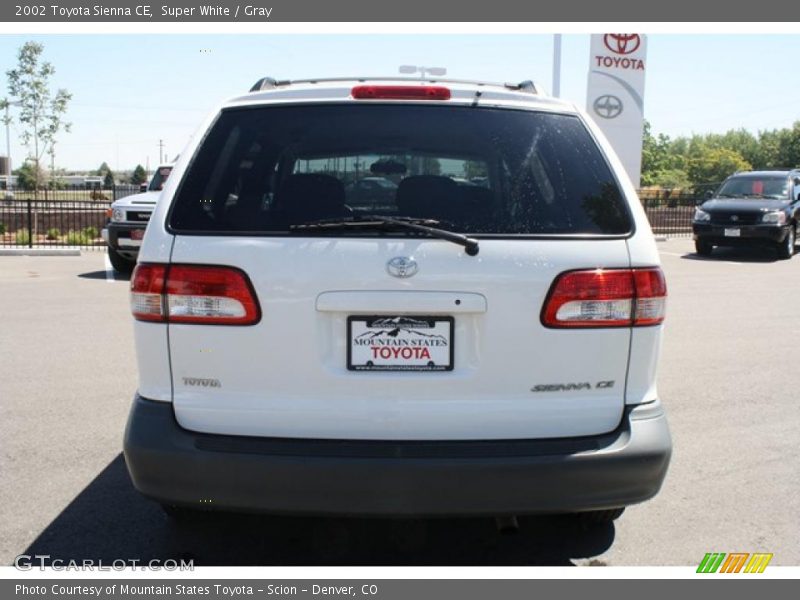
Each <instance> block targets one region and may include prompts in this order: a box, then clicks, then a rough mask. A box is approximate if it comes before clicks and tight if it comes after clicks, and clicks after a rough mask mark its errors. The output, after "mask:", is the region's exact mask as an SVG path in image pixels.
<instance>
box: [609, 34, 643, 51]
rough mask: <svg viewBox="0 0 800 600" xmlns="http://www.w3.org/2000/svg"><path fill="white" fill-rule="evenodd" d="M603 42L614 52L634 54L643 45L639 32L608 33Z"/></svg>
mask: <svg viewBox="0 0 800 600" xmlns="http://www.w3.org/2000/svg"><path fill="white" fill-rule="evenodd" d="M603 43H604V44H605V45H606V48H608V49H609V50H611V52H613V53H614V54H633V53H634V52H636V51H637V50H638V49H639V46H641V45H642V39H641V38H640V37H639V34H637V33H607V34H605V35H604V36H603Z"/></svg>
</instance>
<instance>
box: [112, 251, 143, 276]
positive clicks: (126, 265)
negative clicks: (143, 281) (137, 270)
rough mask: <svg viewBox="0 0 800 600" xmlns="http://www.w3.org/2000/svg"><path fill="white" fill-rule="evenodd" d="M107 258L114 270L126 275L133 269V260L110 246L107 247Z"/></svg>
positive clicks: (134, 264)
mask: <svg viewBox="0 0 800 600" xmlns="http://www.w3.org/2000/svg"><path fill="white" fill-rule="evenodd" d="M108 260H109V262H110V263H111V266H112V267H114V270H115V271H117V272H118V273H124V274H126V275H127V274H129V273H130V272H131V271H133V267H135V266H136V263H135V262H134V261H132V260H129V259H127V258H125V257H124V256H122V255H121V254H120V253H118V252H117V251H116V250H114V249H113V248H112V247H111V246H109V247H108Z"/></svg>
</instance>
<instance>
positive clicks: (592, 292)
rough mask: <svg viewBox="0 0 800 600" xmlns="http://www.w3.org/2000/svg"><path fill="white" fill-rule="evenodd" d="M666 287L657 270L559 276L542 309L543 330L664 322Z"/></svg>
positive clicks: (618, 270) (613, 271) (602, 270)
mask: <svg viewBox="0 0 800 600" xmlns="http://www.w3.org/2000/svg"><path fill="white" fill-rule="evenodd" d="M666 296H667V285H666V281H665V280H664V274H663V273H662V271H661V269H659V268H657V267H656V268H646V269H608V270H606V269H594V270H586V271H570V272H568V273H562V274H561V275H559V277H558V278H557V279H556V281H555V282H554V283H553V286H552V287H551V289H550V293H549V294H548V296H547V300H546V301H545V304H544V308H543V309H542V316H541V318H542V324H543V325H545V326H546V327H559V328H561V327H566V328H586V327H632V326H644V325H657V324H659V323H661V322H662V321H663V320H664V308H665V304H666Z"/></svg>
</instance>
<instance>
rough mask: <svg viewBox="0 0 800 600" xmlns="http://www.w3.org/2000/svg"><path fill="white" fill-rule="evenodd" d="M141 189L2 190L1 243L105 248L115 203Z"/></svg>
mask: <svg viewBox="0 0 800 600" xmlns="http://www.w3.org/2000/svg"><path fill="white" fill-rule="evenodd" d="M137 193H139V186H134V185H119V186H114V187H113V188H111V189H98V188H95V187H89V186H86V187H70V188H68V189H61V190H39V191H37V192H33V191H25V190H14V191H12V192H8V191H3V192H0V247H4V248H8V247H20V246H22V247H28V248H33V247H59V246H70V247H75V246H77V247H80V248H84V249H90V248H102V247H103V246H104V242H103V239H102V238H101V237H100V231H101V229H102V228H103V227H104V226H105V224H106V220H107V218H108V216H107V211H108V208H109V207H110V206H111V203H112V202H113V201H114V200H118V199H119V198H124V197H125V196H129V195H131V194H137Z"/></svg>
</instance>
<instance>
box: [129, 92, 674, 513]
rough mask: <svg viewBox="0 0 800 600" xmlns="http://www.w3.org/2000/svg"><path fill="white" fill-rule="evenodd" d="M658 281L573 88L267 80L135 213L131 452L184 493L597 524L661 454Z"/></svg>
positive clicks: (143, 481) (144, 477)
mask: <svg viewBox="0 0 800 600" xmlns="http://www.w3.org/2000/svg"><path fill="white" fill-rule="evenodd" d="M367 178H369V180H370V181H375V180H376V178H380V179H381V180H384V181H386V182H388V183H386V184H384V185H382V186H381V190H380V193H379V194H377V195H376V196H375V198H368V197H365V194H364V189H366V186H359V185H358V182H359V181H362V180H364V179H367ZM376 187H377V186H376ZM353 190H359V192H358V193H359V196H358V199H357V201H355V199H353V198H350V197H349V195H348V194H351V193H353ZM387 190H388V191H387ZM666 295H667V290H666V284H665V281H664V276H663V273H662V271H661V268H660V267H659V256H658V252H657V249H656V245H655V242H654V239H653V235H652V233H651V231H650V227H649V225H648V222H647V219H646V217H645V213H644V211H643V210H642V208H641V205H640V203H639V201H638V199H637V196H636V192H635V190H634V189H633V188H632V186H631V184H630V181H629V179H628V178H627V176H626V175H625V173H624V171H623V168H622V166H621V165H620V162H619V160H618V159H617V157H616V156H615V154H614V152H613V151H612V149H611V148H610V146H609V144H608V142H607V141H606V140H605V138H604V137H603V135H602V134H601V133H600V131H599V130H598V128H597V127H596V126H595V125H594V124H593V123H592V121H591V120H590V119H589V118H588V117H587V116H586V115H585V114H583V113H582V112H581V111H580V110H579V109H577V108H576V107H575V106H573V105H572V104H569V103H566V102H563V101H560V100H557V99H553V98H550V97H548V96H546V95H545V94H543V93H541V92H540V91H538V90H537V88H536V86H535V85H533V84H531V83H530V82H525V83H522V84H518V85H510V84H506V85H503V84H489V83H476V82H464V81H450V80H437V81H432V80H429V81H424V80H423V81H420V80H407V79H406V80H400V79H396V78H388V79H363V78H360V79H359V78H357V79H333V80H321V79H320V80H309V81H291V82H289V81H284V82H278V81H274V80H272V79H268V78H265V79H262V80H260V81H259V82H258V83H257V84H256V85H255V86H254V87H253V89H252V90H251V91H250V93H247V94H245V95H242V96H240V97H237V98H233V99H232V100H230V101H228V102H226V103H225V104H223V105H222V107H221V108H220V109H219V110H218V111H215V113H214V114H213V115H212V116H211V117H210V118H209V119H208V121H207V123H206V124H205V125H204V129H203V131H202V134H201V135H199V136H198V137H197V138H196V139H195V140H194V141H193V142H192V143H191V144H190V147H189V148H188V149H187V151H185V152H183V153H182V154H181V158H180V160H179V161H178V163H177V164H176V165H175V168H174V171H173V173H172V175H171V177H170V178H169V180H168V182H167V184H166V187H165V189H164V191H163V196H162V198H161V201H160V202H159V203H158V206H157V208H156V210H155V213H154V215H153V217H152V219H151V220H150V224H149V226H148V228H147V232H146V234H145V238H144V241H143V244H142V247H141V251H140V254H139V264H138V266H137V268H136V270H135V272H134V274H133V277H132V279H131V309H132V312H133V316H134V318H135V339H136V350H137V357H138V367H139V387H138V391H137V393H136V395H135V398H134V401H133V407H132V410H131V414H130V418H129V421H128V425H127V428H126V432H125V441H124V447H125V459H126V462H127V466H128V470H129V472H130V475H131V478H132V480H133V483H134V485H135V486H136V488H137V489H138V490H139V491H140V492H141V493H143V494H144V495H145V496H148V497H150V498H152V499H154V500H156V501H157V502H159V503H161V504H162V505H163V506H164V507H165V508H166V509H167V510H168V512H170V513H172V514H176V513H178V512H179V510H180V509H186V508H198V509H208V508H213V509H225V510H235V511H263V512H270V513H295V514H297V513H306V514H354V515H417V516H422V515H427V516H435V515H491V516H504V515H518V514H531V513H568V512H569V513H571V512H575V513H584V514H585V515H587V516H588V517H589V518H590V519H592V520H599V521H608V520H611V519H614V518H616V517H617V516H619V515H620V514H621V512H622V510H623V509H624V507H625V506H627V505H630V504H633V503H637V502H642V501H644V500H647V499H648V498H651V497H652V496H653V495H655V494H656V493H657V492H658V490H659V488H660V487H661V484H662V481H663V480H664V477H665V474H666V471H667V466H668V464H669V459H670V453H671V440H670V434H669V429H668V426H667V421H666V417H665V414H664V410H663V408H662V404H661V401H660V399H659V395H658V391H657V389H656V367H657V363H658V356H659V348H660V345H661V336H662V328H663V325H662V322H663V320H664V310H665V302H666Z"/></svg>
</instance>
